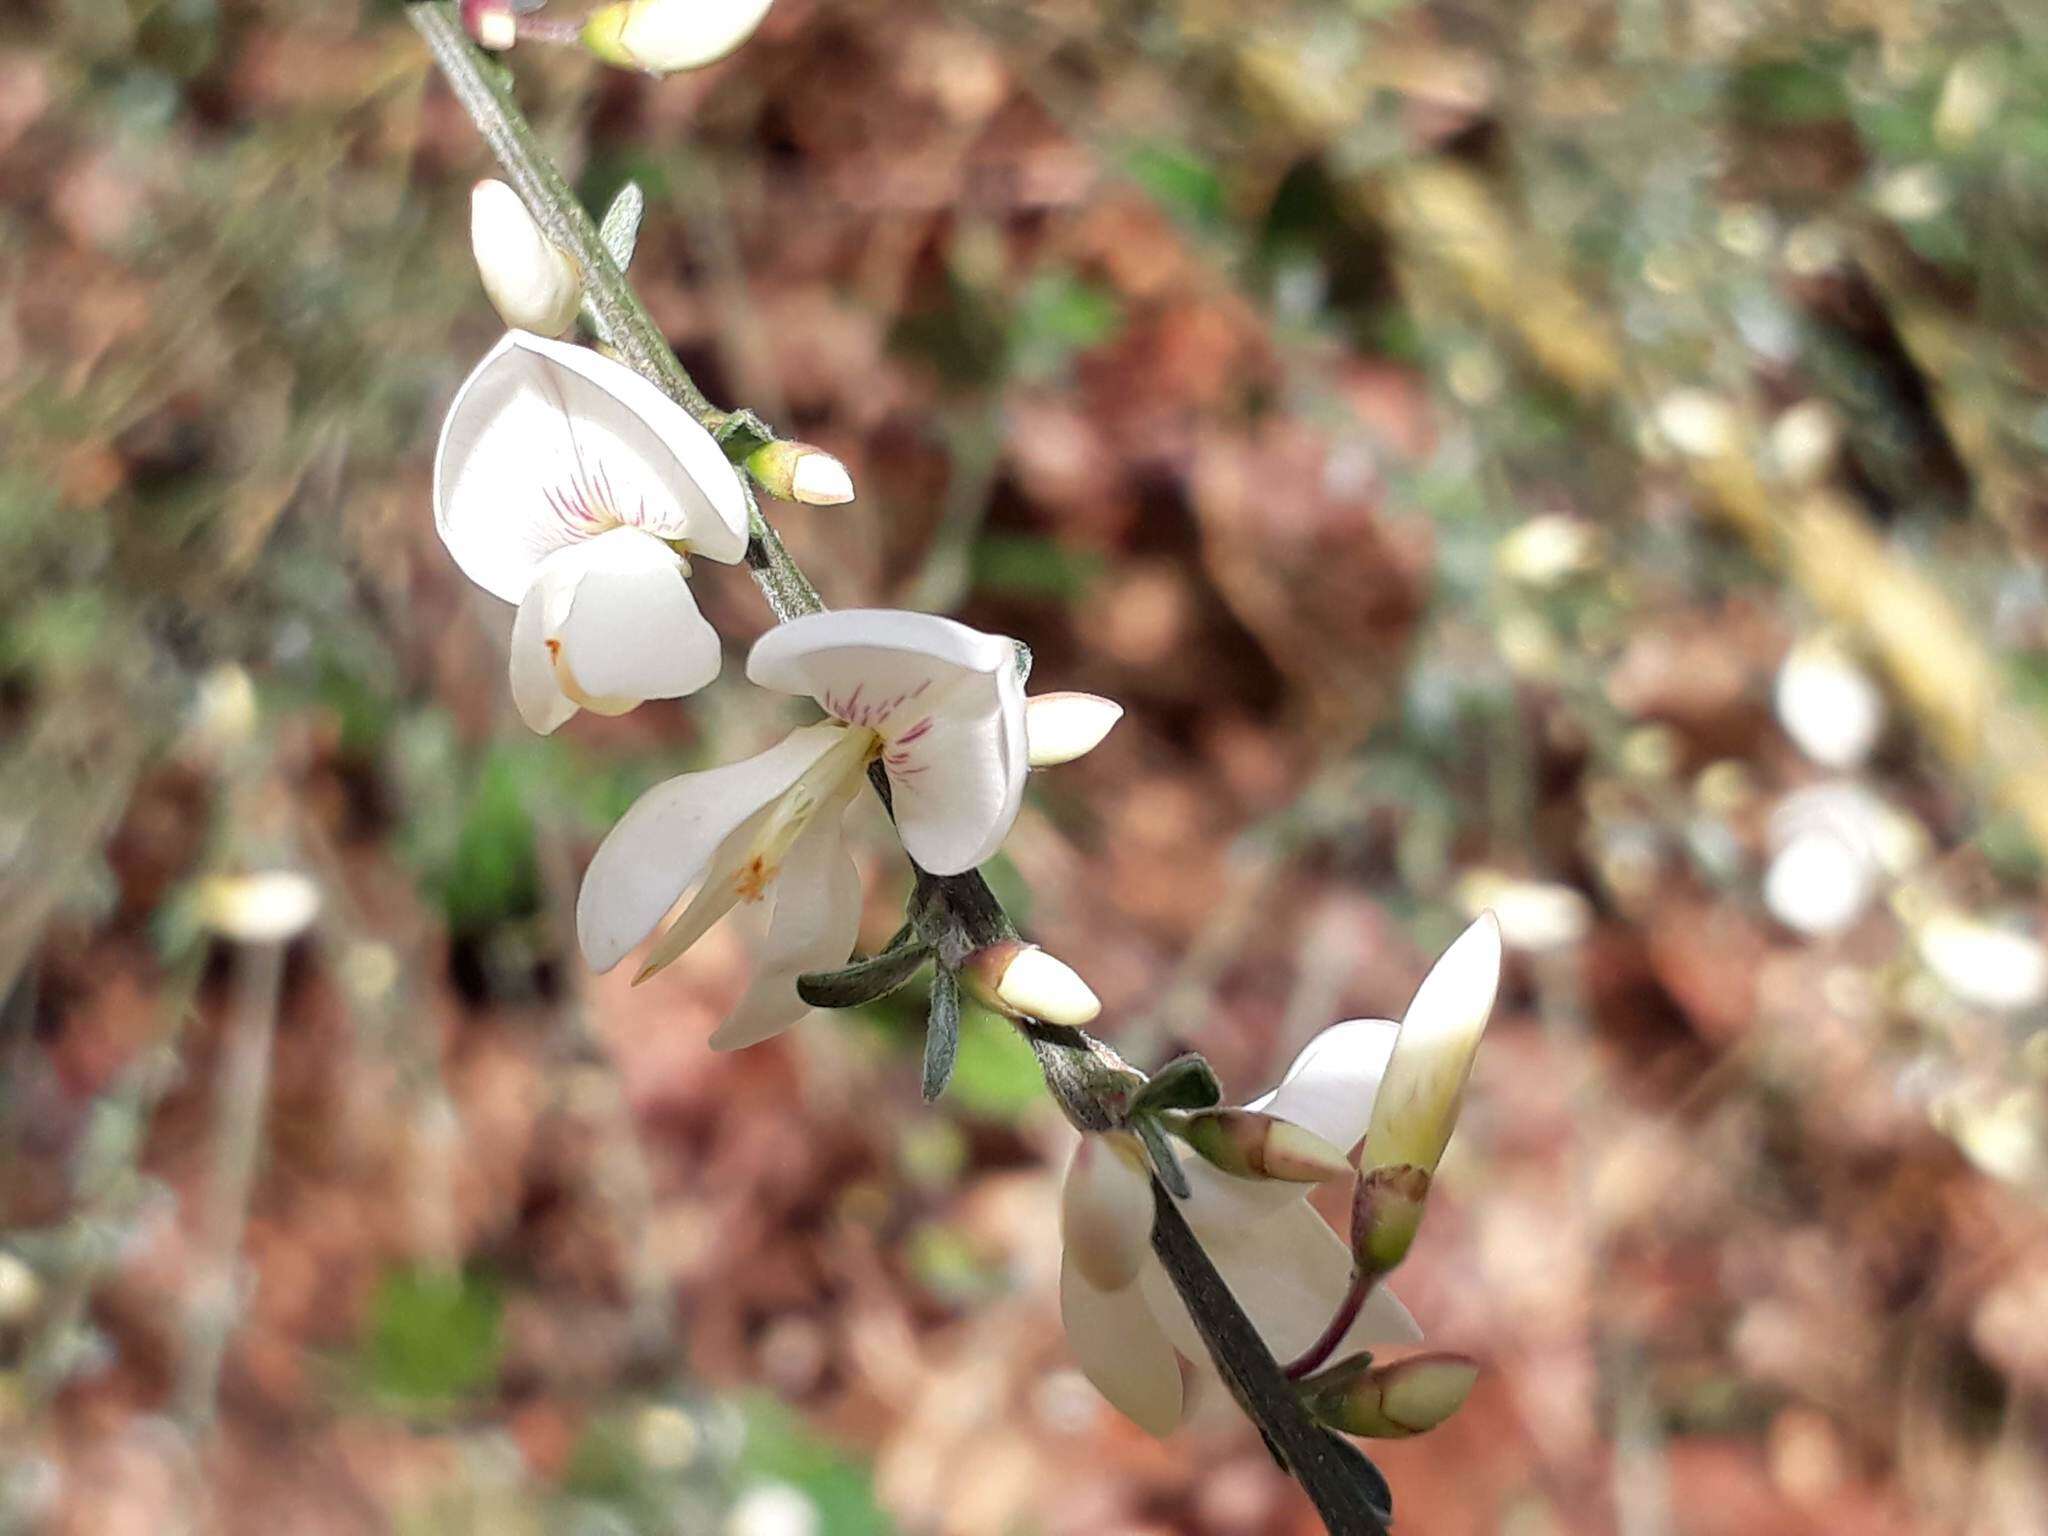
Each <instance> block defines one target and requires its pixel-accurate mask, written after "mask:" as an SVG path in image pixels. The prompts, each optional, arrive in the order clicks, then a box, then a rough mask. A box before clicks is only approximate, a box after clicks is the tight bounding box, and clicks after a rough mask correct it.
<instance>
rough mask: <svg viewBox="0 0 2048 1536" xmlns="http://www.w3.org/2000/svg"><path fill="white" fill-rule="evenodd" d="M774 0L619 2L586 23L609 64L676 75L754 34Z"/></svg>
mask: <svg viewBox="0 0 2048 1536" xmlns="http://www.w3.org/2000/svg"><path fill="white" fill-rule="evenodd" d="M769 4H770V0H617V3H615V4H612V5H607V6H605V7H603V8H602V9H600V10H598V11H597V12H595V13H594V14H593V15H592V16H591V18H590V19H589V20H588V21H587V22H585V23H584V24H583V33H582V39H583V46H584V47H585V48H588V49H589V50H590V51H591V52H592V53H594V54H596V55H597V57H599V58H600V59H602V60H604V62H605V63H607V64H614V65H617V66H618V67H619V68H621V69H640V70H645V71H646V72H647V73H648V74H650V75H666V74H672V73H674V72H675V71H676V70H679V69H698V68H701V67H702V66H703V65H706V64H712V63H716V62H717V61H718V60H720V59H722V58H724V57H725V56H726V55H727V54H728V53H731V52H732V51H733V49H735V48H737V47H739V45H740V44H741V43H744V42H745V41H746V40H747V39H748V38H749V37H751V36H752V35H753V32H754V28H756V27H758V26H759V25H760V24H761V18H762V17H763V16H766V15H767V14H768V6H769Z"/></svg>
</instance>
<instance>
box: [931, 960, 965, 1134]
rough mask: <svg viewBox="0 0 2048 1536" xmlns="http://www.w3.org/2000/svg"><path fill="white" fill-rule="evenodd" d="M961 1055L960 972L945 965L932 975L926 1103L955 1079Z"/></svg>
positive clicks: (934, 1100)
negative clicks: (954, 1060) (956, 1063)
mask: <svg viewBox="0 0 2048 1536" xmlns="http://www.w3.org/2000/svg"><path fill="white" fill-rule="evenodd" d="M959 1054H960V973H959V972H958V971H955V970H954V969H953V968H952V967H950V966H945V965H942V966H940V967H939V968H938V969H937V970H936V971H934V972H933V973H932V1004H931V1015H930V1017H929V1018H928V1019H927V1020H926V1021H925V1027H924V1101H925V1103H927V1104H931V1103H934V1102H936V1101H937V1099H938V1097H939V1095H940V1094H942V1093H944V1092H945V1091H946V1084H947V1083H948V1082H950V1081H951V1080H952V1077H953V1059H954V1058H955V1057H956V1056H958V1055H959Z"/></svg>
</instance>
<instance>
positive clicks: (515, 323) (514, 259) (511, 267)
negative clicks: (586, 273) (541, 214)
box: [469, 181, 583, 336]
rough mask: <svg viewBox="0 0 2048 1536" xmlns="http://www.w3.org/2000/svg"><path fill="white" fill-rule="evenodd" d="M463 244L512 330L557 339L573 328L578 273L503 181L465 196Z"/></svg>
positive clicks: (483, 185)
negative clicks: (472, 253)
mask: <svg viewBox="0 0 2048 1536" xmlns="http://www.w3.org/2000/svg"><path fill="white" fill-rule="evenodd" d="M469 241H470V246H471V248H472V249H473V250H474V251H475V253H476V269H477V275H478V276H479V277H481V278H482V279H483V285H484V292H485V293H486V294H488V295H490V300H491V305H492V307H493V308H495V309H496V310H497V311H498V313H499V315H500V316H502V317H503V319H504V321H505V323H506V324H507V325H509V326H511V327H512V329H514V330H516V331H533V332H535V333H537V334H539V335H542V336H559V335H561V334H562V332H564V331H566V330H568V329H569V327H570V326H571V325H573V324H574V323H575V321H576V311H577V309H578V308H579V307H580V306H581V305H582V303H583V273H582V270H581V269H580V268H579V267H578V266H577V265H576V261H575V258H574V257H572V256H570V255H569V253H568V252H567V251H565V250H563V249H562V248H561V247H560V246H558V245H556V244H555V243H554V242H553V241H551V240H549V239H548V237H547V235H546V234H545V233H543V232H542V230H541V227H540V225H539V224H538V223H536V222H535V221H534V217H533V215H532V214H531V213H529V212H527V208H526V204H525V203H523V202H522V201H520V198H519V194H518V193H517V192H514V191H513V190H512V189H511V188H510V187H508V186H506V185H505V183H504V182H502V181H480V182H478V183H477V184H476V189H475V190H474V191H473V192H471V193H470V198H469Z"/></svg>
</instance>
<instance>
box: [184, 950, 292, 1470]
mask: <svg viewBox="0 0 2048 1536" xmlns="http://www.w3.org/2000/svg"><path fill="white" fill-rule="evenodd" d="M283 982H284V945H283V944H281V943H275V942H272V943H262V944H248V945H244V946H243V947H242V949H241V950H240V952H239V953H238V954H237V956H236V959H235V999H234V1011H233V1013H232V1015H231V1016H230V1018H229V1020H228V1038H227V1054H226V1059H225V1060H224V1061H223V1062H222V1064H221V1071H220V1080H219V1083H218V1085H217V1087H216V1090H215V1109H214V1138H213V1176H212V1181H211V1183H210V1184H209V1185H208V1188H207V1191H206V1201H205V1206H204V1209H203V1211H202V1213H201V1218H200V1238H199V1241H200V1253H201V1257H200V1263H201V1266H202V1273H201V1274H200V1276H199V1279H198V1281H197V1283H196V1284H195V1285H194V1287H193V1293H192V1298H191V1300H190V1302H189V1303H188V1305H187V1307H186V1313H185V1347H184V1357H183V1359H182V1360H181V1361H180V1363H179V1367H178V1382H177V1387H176V1389H175V1391H174V1394H173V1398H172V1417H173V1418H174V1419H175V1420H176V1421H177V1423H178V1424H179V1425H180V1426H181V1427H182V1428H183V1429H184V1430H185V1432H186V1433H187V1434H190V1435H193V1436H195V1437H196V1436H198V1435H200V1434H203V1433H204V1432H205V1431H206V1429H207V1428H208V1427H209V1426H210V1425H211V1424H212V1422H213V1413H214V1399H215V1394H216V1391H217V1390H218V1387H219V1385H220V1367H221V1360H222V1358H223V1357H224V1356H225V1355H226V1354H227V1345H228V1336H229V1335H230V1334H231V1333H232V1332H233V1331H234V1324H235V1315H236V1313H237V1312H238V1311H239V1310H240V1297H239V1295H238V1292H239V1290H240V1277H241V1253H242V1233H243V1231H244V1229H245V1228H246V1227H247V1225H248V1219H249V1195H250V1193H251V1191H252V1190H253V1188H254V1186H255V1182H256V1154H257V1151H258V1149H259V1147H260V1146H261V1143H262V1131H263V1115H264V1110H265V1109H266V1107H267V1106H268V1105H269V1102H270V1053H271V1044H272V1041H273V1040H274V1039H275V1037H276V1034H277V1005H278V995H279V992H280V990H281V988H282V986H283Z"/></svg>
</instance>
